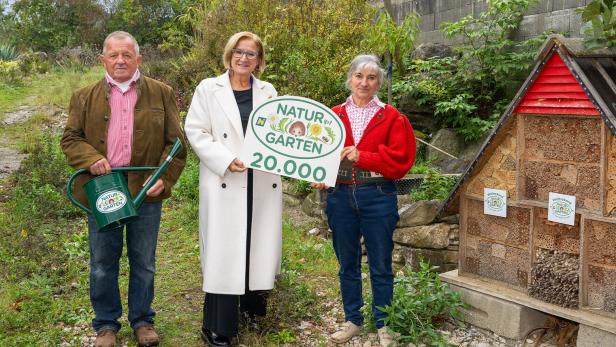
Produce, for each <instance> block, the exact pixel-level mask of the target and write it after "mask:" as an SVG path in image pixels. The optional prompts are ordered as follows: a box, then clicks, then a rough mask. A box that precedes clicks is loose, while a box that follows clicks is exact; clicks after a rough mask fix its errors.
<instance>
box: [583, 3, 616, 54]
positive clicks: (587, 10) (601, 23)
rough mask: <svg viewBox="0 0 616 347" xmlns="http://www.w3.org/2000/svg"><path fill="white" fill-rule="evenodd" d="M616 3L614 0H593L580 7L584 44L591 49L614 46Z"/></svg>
mask: <svg viewBox="0 0 616 347" xmlns="http://www.w3.org/2000/svg"><path fill="white" fill-rule="evenodd" d="M615 11H616V3H615V2H614V1H613V0H612V1H603V0H592V1H590V2H588V5H586V7H584V8H583V9H579V10H578V13H581V15H582V20H583V21H584V22H585V24H584V25H583V26H582V32H583V33H584V44H585V46H586V47H587V48H589V49H594V48H602V47H612V46H614V45H615V44H616V16H615V15H614V14H615Z"/></svg>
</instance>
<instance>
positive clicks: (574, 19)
mask: <svg viewBox="0 0 616 347" xmlns="http://www.w3.org/2000/svg"><path fill="white" fill-rule="evenodd" d="M582 25H584V21H582V16H581V15H580V14H579V13H577V12H575V11H572V12H571V13H570V14H569V33H570V34H571V37H582V33H581V32H580V30H581V29H582Z"/></svg>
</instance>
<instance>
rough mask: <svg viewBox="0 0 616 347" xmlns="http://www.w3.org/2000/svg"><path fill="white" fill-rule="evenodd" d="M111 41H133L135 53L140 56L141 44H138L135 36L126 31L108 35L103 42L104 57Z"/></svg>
mask: <svg viewBox="0 0 616 347" xmlns="http://www.w3.org/2000/svg"><path fill="white" fill-rule="evenodd" d="M110 39H120V40H121V39H131V41H133V46H134V47H135V53H137V55H139V44H138V43H137V40H136V39H135V37H134V36H133V35H131V34H129V33H127V32H126V31H114V32H112V33H111V34H109V35H107V37H106V38H105V41H103V55H104V54H105V53H107V42H108V41H109V40H110Z"/></svg>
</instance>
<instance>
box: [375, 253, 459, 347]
mask: <svg viewBox="0 0 616 347" xmlns="http://www.w3.org/2000/svg"><path fill="white" fill-rule="evenodd" d="M464 306H465V305H464V303H463V302H462V300H461V299H460V295H459V294H458V293H456V292H454V291H452V290H451V289H449V287H447V286H446V285H445V284H443V283H442V282H441V280H440V278H439V276H438V274H437V273H436V272H434V268H431V267H430V264H429V263H427V262H424V261H423V260H421V261H420V265H419V271H412V270H411V269H410V268H408V267H406V268H404V269H403V271H402V274H399V275H397V276H396V278H395V280H394V295H393V298H392V301H391V305H389V306H386V307H381V308H380V309H381V310H382V311H383V312H385V313H387V317H386V318H385V325H386V326H388V327H389V328H390V329H392V330H393V331H395V332H396V333H398V334H400V335H399V336H398V338H397V339H398V342H400V343H405V344H408V343H414V344H417V345H419V344H422V343H423V344H426V345H428V346H451V344H450V343H449V342H448V341H447V338H446V337H444V336H442V335H441V334H440V333H439V332H438V327H439V326H440V324H441V323H443V322H444V321H445V320H446V319H449V318H450V317H453V318H459V317H460V314H461V309H462V308H463V307H464Z"/></svg>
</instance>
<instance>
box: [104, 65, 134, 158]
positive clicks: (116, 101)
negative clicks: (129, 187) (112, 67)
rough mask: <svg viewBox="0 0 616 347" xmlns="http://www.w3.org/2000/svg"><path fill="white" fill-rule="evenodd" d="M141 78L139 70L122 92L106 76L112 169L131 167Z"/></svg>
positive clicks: (109, 155) (108, 134) (115, 83)
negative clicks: (135, 112) (138, 87)
mask: <svg viewBox="0 0 616 347" xmlns="http://www.w3.org/2000/svg"><path fill="white" fill-rule="evenodd" d="M139 77H141V74H140V73H139V70H137V71H135V74H134V75H133V78H132V79H131V80H130V83H129V87H128V89H127V90H126V91H125V92H122V90H121V89H120V87H119V86H120V85H121V84H123V83H118V82H116V81H114V80H113V79H112V78H111V76H109V75H108V74H106V75H105V78H106V79H107V83H109V87H110V91H109V108H110V109H111V118H110V119H109V128H108V130H107V161H108V162H109V165H111V167H118V166H128V165H130V158H131V150H132V144H133V120H134V119H133V117H134V110H135V104H136V103H137V80H138V79H139Z"/></svg>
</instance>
